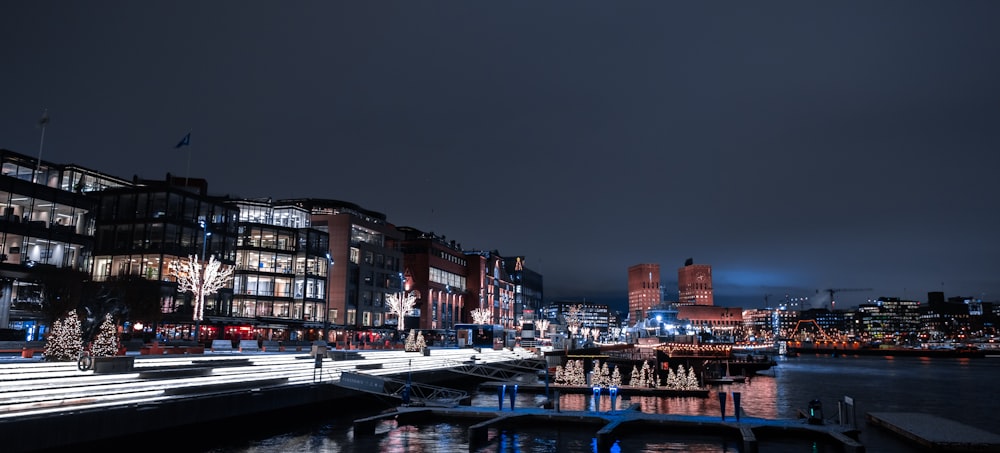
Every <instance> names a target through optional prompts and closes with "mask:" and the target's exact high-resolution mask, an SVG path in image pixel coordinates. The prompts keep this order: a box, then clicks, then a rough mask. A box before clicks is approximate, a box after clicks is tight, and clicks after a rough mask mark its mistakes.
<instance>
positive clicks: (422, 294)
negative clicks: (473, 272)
mask: <svg viewBox="0 0 1000 453" xmlns="http://www.w3.org/2000/svg"><path fill="white" fill-rule="evenodd" d="M397 230H399V231H400V232H401V233H402V234H403V239H402V243H401V244H402V245H401V251H402V252H403V268H404V269H405V270H404V272H403V276H404V280H405V281H406V282H407V283H409V285H408V286H405V287H404V288H403V289H404V290H405V291H412V292H413V295H414V296H416V297H417V299H416V306H415V307H414V311H415V314H416V315H417V316H418V319H419V322H418V324H417V325H416V326H414V327H415V328H418V329H452V328H454V327H455V324H457V323H461V322H463V319H462V313H463V312H465V311H467V310H466V301H467V300H469V298H470V295H472V294H471V293H470V292H469V291H468V283H467V282H468V273H469V268H468V258H467V257H466V255H465V253H463V252H462V244H459V243H457V242H455V241H451V242H448V241H447V240H446V238H445V237H444V236H438V235H435V234H434V233H433V232H424V231H420V230H418V229H416V228H412V227H399V228H397ZM473 300H476V298H473ZM391 322H393V323H396V322H399V320H392V321H391Z"/></svg>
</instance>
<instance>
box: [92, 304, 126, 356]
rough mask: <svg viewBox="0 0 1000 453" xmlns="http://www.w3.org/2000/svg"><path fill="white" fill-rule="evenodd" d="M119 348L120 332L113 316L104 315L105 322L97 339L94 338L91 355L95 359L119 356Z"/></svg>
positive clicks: (98, 332) (99, 330)
mask: <svg viewBox="0 0 1000 453" xmlns="http://www.w3.org/2000/svg"><path fill="white" fill-rule="evenodd" d="M118 347H119V343H118V331H117V329H116V328H115V322H114V320H113V319H112V318H111V314H110V313H108V314H106V315H104V322H102V323H101V327H100V328H99V329H98V331H97V337H95V338H94V342H93V344H91V346H90V355H92V356H94V357H109V356H113V355H116V354H118Z"/></svg>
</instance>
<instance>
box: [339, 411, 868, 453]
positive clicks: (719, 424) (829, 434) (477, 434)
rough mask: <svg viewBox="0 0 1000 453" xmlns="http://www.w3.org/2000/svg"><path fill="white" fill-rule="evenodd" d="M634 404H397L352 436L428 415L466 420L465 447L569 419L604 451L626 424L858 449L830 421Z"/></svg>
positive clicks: (751, 443)
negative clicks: (494, 432)
mask: <svg viewBox="0 0 1000 453" xmlns="http://www.w3.org/2000/svg"><path fill="white" fill-rule="evenodd" d="M638 409H639V407H638V405H637V404H636V405H632V406H630V407H629V408H628V409H623V410H613V411H604V412H595V411H559V410H551V409H542V408H533V407H528V408H517V409H507V410H501V409H499V408H486V407H470V406H459V407H451V408H440V407H400V408H397V409H396V410H395V411H390V412H386V413H383V414H379V415H376V416H373V417H367V418H363V419H358V420H355V421H354V435H355V436H365V435H374V433H375V425H376V424H377V423H378V422H379V421H382V420H390V419H395V420H396V422H397V423H399V424H403V425H405V424H414V423H423V422H427V421H428V420H431V419H433V418H435V417H436V418H443V419H463V418H464V419H468V420H470V426H469V428H468V430H469V451H476V450H478V449H479V448H481V447H482V446H484V445H486V444H488V443H489V442H490V439H489V430H490V429H491V428H494V429H507V428H516V427H517V426H538V425H539V422H544V423H545V425H546V426H551V425H553V424H571V425H573V426H576V427H578V428H580V429H588V428H590V429H593V430H594V433H595V435H594V436H595V438H596V440H597V451H598V452H601V453H605V452H610V451H611V449H612V447H613V446H614V444H615V442H617V440H618V439H619V438H620V437H621V436H623V435H627V431H628V430H629V427H636V426H642V427H653V428H654V429H657V430H660V431H663V432H675V433H682V434H683V433H692V432H700V433H704V434H709V435H718V436H723V437H732V438H736V439H740V440H741V441H742V444H743V451H745V452H748V453H754V452H757V451H758V438H759V437H761V435H764V436H765V437H774V436H782V435H784V436H787V435H795V436H802V437H813V438H816V439H826V440H827V441H831V442H833V443H835V444H840V445H841V446H842V448H843V451H845V452H852V453H863V452H864V451H865V447H864V446H863V445H862V444H861V443H860V442H858V441H857V440H856V439H854V438H853V437H851V436H852V435H854V436H855V437H856V434H857V432H856V431H854V430H849V429H845V428H843V427H840V426H836V425H810V424H806V423H804V422H802V421H801V420H780V419H762V418H752V417H741V419H740V421H736V419H735V417H733V416H730V417H728V418H727V419H723V418H722V417H711V416H700V415H674V414H650V413H645V412H641V411H639V410H638Z"/></svg>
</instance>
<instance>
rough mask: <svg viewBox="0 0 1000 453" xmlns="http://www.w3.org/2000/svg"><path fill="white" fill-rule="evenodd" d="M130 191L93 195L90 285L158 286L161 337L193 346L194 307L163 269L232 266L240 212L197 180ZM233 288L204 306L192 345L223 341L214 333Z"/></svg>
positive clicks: (144, 183) (145, 183) (138, 184)
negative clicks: (187, 264)
mask: <svg viewBox="0 0 1000 453" xmlns="http://www.w3.org/2000/svg"><path fill="white" fill-rule="evenodd" d="M133 183H134V185H133V186H132V187H119V188H109V189H105V190H102V191H100V192H96V193H95V194H94V196H95V197H96V198H97V199H98V200H99V202H98V207H97V210H96V218H97V227H96V234H95V238H96V241H95V246H94V259H93V260H94V268H93V270H92V278H93V280H94V281H95V282H102V281H107V280H109V279H112V278H114V279H127V278H133V277H139V278H143V279H145V280H150V281H154V282H158V283H159V289H160V296H159V301H158V303H159V306H160V312H161V313H162V316H163V318H162V320H161V330H162V331H164V332H165V335H166V337H168V338H172V339H194V338H195V337H194V333H193V320H192V314H193V301H192V300H191V294H190V293H178V292H177V282H176V281H174V279H173V277H170V275H169V274H170V272H169V270H168V267H169V265H170V262H171V261H173V260H179V259H184V258H187V257H189V256H194V257H196V258H198V259H204V257H206V256H209V255H211V256H214V257H215V259H216V260H218V261H221V262H222V263H223V265H228V266H232V265H233V264H234V263H235V259H236V233H237V228H236V226H237V219H238V208H236V207H235V206H231V205H229V204H227V200H225V199H221V198H218V197H211V196H209V195H207V183H205V181H204V180H201V179H190V178H179V177H176V176H173V177H172V176H171V175H169V174H168V175H167V178H166V179H165V180H163V181H154V180H136V181H134V182H133ZM232 298H233V291H232V283H231V282H230V283H229V284H227V285H226V287H224V288H222V289H220V290H219V291H218V292H217V293H215V294H213V295H212V296H211V297H210V298H207V299H206V300H205V311H204V316H205V322H204V323H203V324H202V326H201V327H202V329H201V332H200V336H199V337H198V338H200V339H202V340H204V339H212V338H222V336H221V334H220V332H218V329H221V328H222V324H223V323H224V322H225V318H226V317H228V315H229V313H230V309H231V307H232Z"/></svg>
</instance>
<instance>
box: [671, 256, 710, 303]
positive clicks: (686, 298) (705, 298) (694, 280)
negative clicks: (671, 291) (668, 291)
mask: <svg viewBox="0 0 1000 453" xmlns="http://www.w3.org/2000/svg"><path fill="white" fill-rule="evenodd" d="M677 287H678V290H679V291H678V293H679V296H678V301H679V302H680V303H681V304H691V305H715V297H714V295H713V292H712V266H710V265H708V264H694V262H693V261H692V260H691V259H688V260H687V262H685V263H684V267H682V268H680V269H678V270H677Z"/></svg>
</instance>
